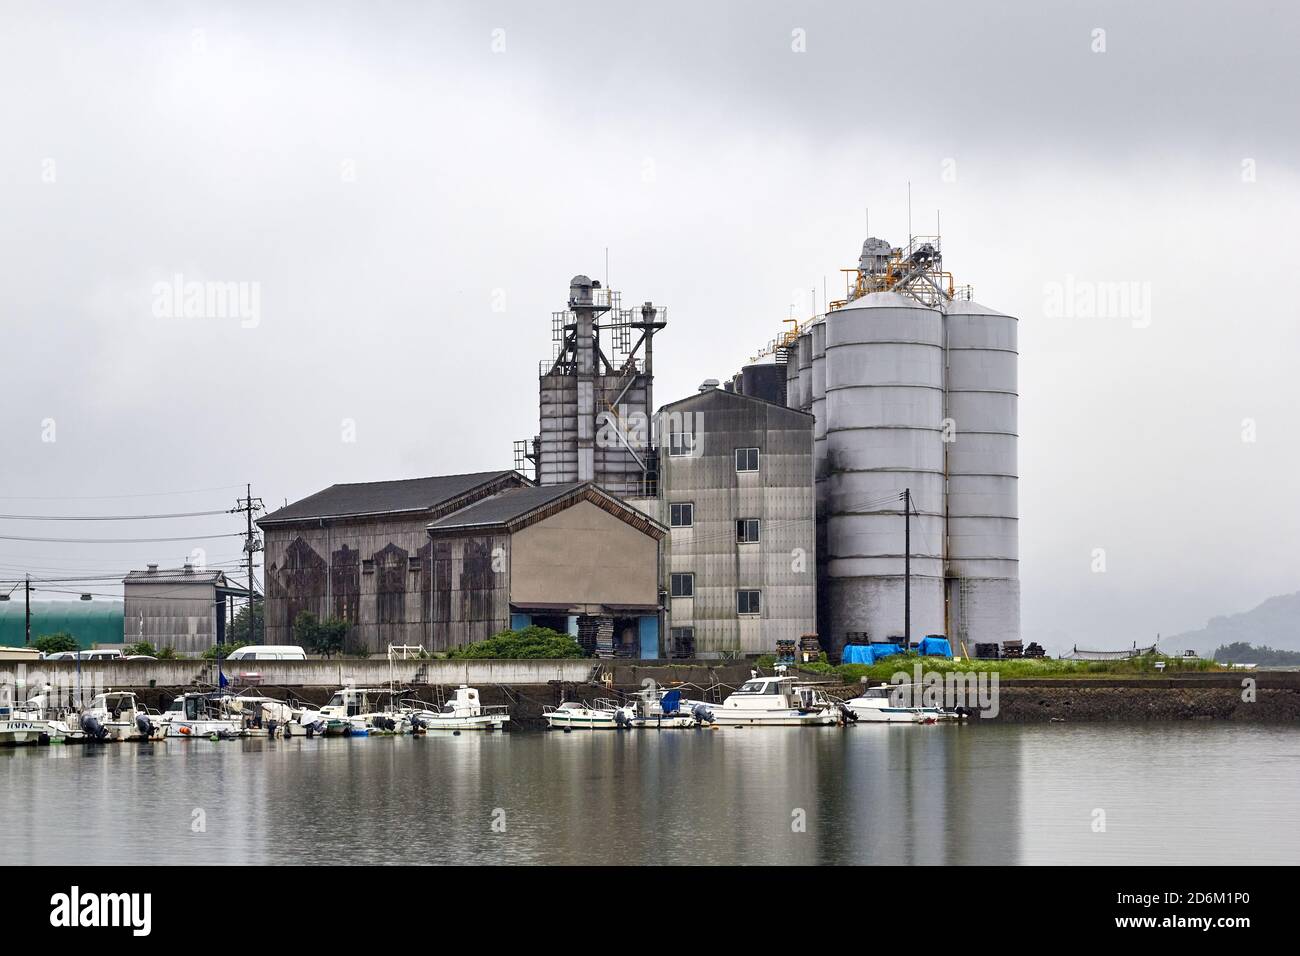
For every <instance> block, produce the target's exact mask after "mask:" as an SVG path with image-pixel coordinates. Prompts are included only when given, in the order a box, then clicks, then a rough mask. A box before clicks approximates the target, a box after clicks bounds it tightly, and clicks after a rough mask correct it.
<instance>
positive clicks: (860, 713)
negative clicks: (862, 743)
mask: <svg viewBox="0 0 1300 956" xmlns="http://www.w3.org/2000/svg"><path fill="white" fill-rule="evenodd" d="M920 694H921V689H920V687H919V686H918V685H916V684H911V685H899V684H880V685H878V686H876V687H868V688H866V689H865V690H864V691H863V692H862V694H861V695H860V696H858V697H854V698H853V699H852V700H849V701H845V703H844V706H845V707H847V708H848V709H849V710H850V711H852V712H853V713H854V714H855V715H856V719H857V720H859V721H861V722H863V723H867V724H937V723H941V722H945V721H952V720H962V719H964V717H965V712H964V711H962V710H961V709H949V708H947V707H925V706H921V707H909V706H905V705H906V704H908V703H909V702H910V701H913V700H916V699H918V698H919V697H920Z"/></svg>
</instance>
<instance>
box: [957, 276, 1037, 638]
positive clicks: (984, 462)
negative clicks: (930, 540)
mask: <svg viewBox="0 0 1300 956" xmlns="http://www.w3.org/2000/svg"><path fill="white" fill-rule="evenodd" d="M944 308H945V316H944V337H945V341H946V344H945V347H946V352H947V358H948V375H947V399H948V407H947V411H946V415H945V417H946V418H947V419H948V420H949V421H948V423H947V425H948V431H949V434H948V441H947V442H946V444H945V448H946V451H947V470H948V547H947V550H948V573H949V581H948V633H949V634H950V636H952V637H954V638H956V639H958V640H965V641H966V646H967V649H968V650H969V651H970V652H972V653H973V652H974V650H975V644H977V643H1001V642H1002V641H1005V640H1016V639H1019V637H1020V578H1019V574H1020V572H1019V560H1018V559H1019V521H1018V520H1017V519H1018V515H1019V513H1020V512H1019V505H1018V501H1017V484H1018V478H1017V463H1016V441H1017V438H1016V436H1017V401H1018V398H1017V376H1016V367H1017V363H1018V361H1019V355H1018V352H1017V347H1016V331H1017V326H1018V323H1017V320H1016V319H1015V318H1014V317H1013V316H1010V315H1004V314H1002V313H1001V312H996V311H994V310H993V309H989V308H985V307H984V306H981V305H978V304H976V303H974V302H966V301H960V300H953V301H950V302H948V303H946V304H945V307H944ZM956 647H957V642H956V640H955V641H954V648H956Z"/></svg>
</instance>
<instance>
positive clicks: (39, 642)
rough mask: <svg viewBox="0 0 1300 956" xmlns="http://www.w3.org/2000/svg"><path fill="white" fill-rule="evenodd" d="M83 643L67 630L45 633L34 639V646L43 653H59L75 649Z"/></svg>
mask: <svg viewBox="0 0 1300 956" xmlns="http://www.w3.org/2000/svg"><path fill="white" fill-rule="evenodd" d="M80 646H81V645H80V644H78V643H77V639H76V638H75V637H73V636H72V635H71V634H69V633H68V632H67V631H55V632H54V633H53V634H43V635H42V636H40V637H38V638H37V639H36V640H34V641H32V647H34V648H36V649H37V650H38V651H40V652H41V653H43V654H57V653H59V652H60V651H75V650H77V649H78V648H79V647H80Z"/></svg>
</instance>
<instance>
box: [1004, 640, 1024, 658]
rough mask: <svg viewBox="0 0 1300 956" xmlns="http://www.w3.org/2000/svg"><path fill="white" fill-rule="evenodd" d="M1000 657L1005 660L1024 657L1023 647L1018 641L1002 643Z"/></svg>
mask: <svg viewBox="0 0 1300 956" xmlns="http://www.w3.org/2000/svg"><path fill="white" fill-rule="evenodd" d="M1002 656H1003V657H1007V658H1015V657H1024V656H1025V645H1024V644H1023V643H1022V642H1020V641H1003V642H1002Z"/></svg>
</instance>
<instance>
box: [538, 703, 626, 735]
mask: <svg viewBox="0 0 1300 956" xmlns="http://www.w3.org/2000/svg"><path fill="white" fill-rule="evenodd" d="M633 713H634V710H633V708H632V707H629V706H627V705H624V704H620V703H619V702H618V701H615V700H609V699H607V698H599V699H597V700H595V701H592V702H591V703H590V704H584V703H582V702H580V701H571V700H566V701H564V702H563V703H562V704H560V705H559V706H558V707H552V706H547V707H544V708H542V717H543V719H545V721H546V726H547V727H548V728H550V729H551V730H614V729H615V728H617V727H620V726H622V725H623V724H624V723H627V722H629V721H631V719H632V717H633Z"/></svg>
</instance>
